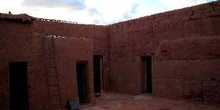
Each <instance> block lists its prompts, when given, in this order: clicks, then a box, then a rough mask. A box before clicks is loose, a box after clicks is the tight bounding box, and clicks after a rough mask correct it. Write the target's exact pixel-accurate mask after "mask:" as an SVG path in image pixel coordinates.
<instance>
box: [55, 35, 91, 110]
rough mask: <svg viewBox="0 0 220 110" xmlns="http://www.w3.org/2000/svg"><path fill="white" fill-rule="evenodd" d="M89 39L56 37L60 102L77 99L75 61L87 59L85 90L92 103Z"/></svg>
mask: <svg viewBox="0 0 220 110" xmlns="http://www.w3.org/2000/svg"><path fill="white" fill-rule="evenodd" d="M92 46H93V44H92V42H91V41H90V40H87V39H83V38H74V37H70V38H56V39H55V47H56V63H57V67H58V74H59V82H60V89H61V94H62V102H63V105H64V106H65V104H66V102H67V100H70V99H71V100H78V89H77V73H76V62H77V61H87V71H88V72H87V73H86V75H87V76H86V77H87V85H88V87H87V90H88V97H89V101H90V103H92V104H94V103H95V101H94V92H93V91H94V88H93V64H92V54H93V53H92V52H93V50H92V49H93V48H92Z"/></svg>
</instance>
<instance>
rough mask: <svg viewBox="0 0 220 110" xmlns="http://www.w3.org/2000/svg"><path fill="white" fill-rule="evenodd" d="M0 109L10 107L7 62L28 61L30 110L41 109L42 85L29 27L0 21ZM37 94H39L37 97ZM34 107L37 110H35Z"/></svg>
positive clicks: (31, 32) (37, 52) (40, 69)
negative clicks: (31, 109) (32, 109)
mask: <svg viewBox="0 0 220 110" xmlns="http://www.w3.org/2000/svg"><path fill="white" fill-rule="evenodd" d="M0 27H1V28H0V44H1V48H0V61H1V66H0V71H1V73H0V81H1V82H0V97H1V98H0V109H2V110H7V109H9V106H10V93H9V63H10V62H24V61H25V62H28V67H27V69H28V89H29V101H30V102H29V104H30V107H31V108H35V105H37V106H38V107H39V108H41V107H43V106H44V103H46V102H45V100H42V99H44V97H45V96H46V94H45V93H46V86H44V84H43V82H44V79H43V77H44V74H43V72H42V68H43V67H42V66H41V65H42V64H41V57H40V56H41V53H40V50H39V47H38V43H39V42H40V41H39V39H38V38H34V37H33V28H32V24H29V23H28V24H23V23H22V22H14V21H2V20H0ZM39 93H40V94H39ZM39 108H38V109H39Z"/></svg>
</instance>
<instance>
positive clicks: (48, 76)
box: [47, 74, 58, 78]
mask: <svg viewBox="0 0 220 110" xmlns="http://www.w3.org/2000/svg"><path fill="white" fill-rule="evenodd" d="M51 77H58V75H57V74H55V75H47V78H51Z"/></svg>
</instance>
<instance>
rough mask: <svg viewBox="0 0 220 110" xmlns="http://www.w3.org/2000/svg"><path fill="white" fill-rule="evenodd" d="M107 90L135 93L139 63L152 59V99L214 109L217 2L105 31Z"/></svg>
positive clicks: (218, 65)
mask: <svg viewBox="0 0 220 110" xmlns="http://www.w3.org/2000/svg"><path fill="white" fill-rule="evenodd" d="M108 29H109V36H110V64H111V65H110V67H111V74H110V85H111V86H110V88H111V90H112V91H114V92H123V93H132V94H140V93H141V68H140V67H141V57H143V56H146V55H148V54H150V55H152V57H153V62H152V63H153V70H152V75H153V78H152V79H153V95H154V96H160V97H167V98H175V99H193V100H202V101H207V102H215V103H220V95H219V94H220V74H219V71H220V60H219V59H220V51H219V48H220V38H219V37H220V2H214V3H208V4H203V5H198V6H194V7H189V8H184V9H180V10H174V11H170V12H165V13H159V14H155V15H152V16H146V17H142V18H138V19H134V20H130V21H125V22H121V23H116V24H112V25H109V26H108Z"/></svg>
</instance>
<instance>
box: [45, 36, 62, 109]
mask: <svg viewBox="0 0 220 110" xmlns="http://www.w3.org/2000/svg"><path fill="white" fill-rule="evenodd" d="M42 39H43V42H42V43H43V44H42V49H43V52H42V53H43V59H44V69H45V76H46V83H47V94H48V97H49V98H48V99H49V109H50V110H52V109H54V108H53V107H59V109H61V110H63V107H62V98H61V91H60V82H59V75H58V70H57V63H56V55H55V54H56V53H55V44H54V37H51V38H49V42H50V43H51V47H50V48H51V49H52V55H53V58H48V56H46V54H45V53H46V52H47V51H48V49H47V50H45V43H46V39H47V38H46V37H45V36H43V38H42ZM50 40H51V41H50ZM47 59H50V60H53V62H54V66H53V68H54V70H55V74H53V75H52V76H51V75H49V74H48V71H47V69H49V68H48V66H47V63H46V61H47ZM51 77H55V78H56V84H54V85H50V84H49V78H51ZM52 87H57V92H58V93H57V94H52V95H51V93H50V89H51V88H52ZM54 96H58V104H52V99H51V98H52V97H54Z"/></svg>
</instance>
